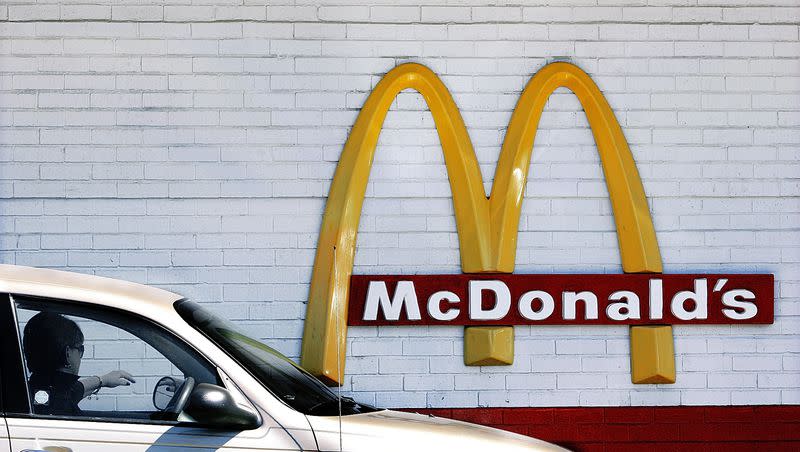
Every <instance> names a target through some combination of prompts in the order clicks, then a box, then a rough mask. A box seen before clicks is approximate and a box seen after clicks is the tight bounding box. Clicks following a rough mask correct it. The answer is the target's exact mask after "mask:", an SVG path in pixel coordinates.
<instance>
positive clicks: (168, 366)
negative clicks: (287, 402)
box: [0, 295, 298, 452]
mask: <svg viewBox="0 0 800 452" xmlns="http://www.w3.org/2000/svg"><path fill="white" fill-rule="evenodd" d="M0 303H2V300H0ZM5 304H6V306H5V308H6V312H7V314H8V315H6V318H8V317H10V318H11V321H12V324H13V327H12V328H10V329H11V330H13V331H15V332H16V334H15V335H14V336H15V337H14V338H13V339H14V343H15V347H14V348H15V350H14V352H15V353H14V356H15V357H16V358H15V359H13V358H12V359H9V358H7V357H5V356H4V366H3V367H4V369H6V370H8V369H9V368H11V369H14V368H16V372H15V374H16V378H13V379H8V382H7V384H6V385H5V386H6V387H9V385H14V387H13V388H12V390H11V391H9V392H10V393H12V394H14V396H13V397H12V400H10V401H9V403H8V404H7V408H8V409H7V413H6V421H7V428H8V437H9V438H10V447H11V451H13V452H20V451H25V450H32V451H33V450H56V451H59V452H70V451H74V452H95V451H97V452H100V451H108V450H114V451H178V450H187V449H188V450H191V449H196V448H198V449H206V450H219V451H227V450H237V449H253V448H254V447H258V450H265V451H285V450H298V448H297V446H296V443H295V442H294V441H293V439H292V438H291V436H289V435H288V433H286V431H285V430H284V429H283V428H281V427H280V425H278V424H277V423H276V422H275V421H274V420H273V419H272V418H270V417H269V416H268V415H267V414H266V413H261V418H262V424H261V426H260V427H258V428H255V429H252V430H245V431H237V430H231V429H227V430H224V429H216V428H213V426H204V425H200V424H197V423H195V422H194V421H193V420H192V419H191V418H187V417H186V415H185V414H183V415H181V416H180V417H178V419H177V420H175V419H169V418H167V417H165V415H164V413H162V412H160V411H159V410H158V409H157V408H155V407H154V406H153V390H154V388H155V385H156V382H157V381H158V380H160V379H161V378H163V377H165V376H169V377H172V378H174V379H176V380H177V381H179V382H180V381H183V380H188V378H189V377H191V378H193V379H194V381H195V382H196V383H197V384H199V383H209V384H215V385H219V386H227V388H228V389H229V390H231V391H234V392H235V391H236V388H235V386H234V385H233V384H232V383H231V382H229V381H227V384H226V381H223V379H221V378H220V373H219V372H218V371H217V369H216V367H215V366H214V365H213V364H212V363H211V362H209V361H208V360H207V359H205V358H204V356H203V355H202V354H200V353H199V352H198V351H197V350H195V349H194V348H193V347H191V346H190V345H189V344H186V343H184V342H183V341H182V340H180V339H179V338H177V337H176V336H175V335H174V334H171V333H170V332H169V331H167V330H165V329H164V328H162V327H160V326H158V325H156V324H155V323H153V322H151V321H148V320H146V319H143V318H140V317H137V316H134V315H132V314H130V313H125V312H121V311H118V310H113V309H110V308H106V307H103V306H100V305H94V304H85V303H79V302H74V301H67V300H53V299H42V298H36V297H27V296H22V295H9V296H7V299H6V301H5ZM43 319H44V320H43ZM54 319H55V320H54ZM48 321H49V322H50V323H47V322H48ZM54 331H56V333H54ZM7 336H9V335H7ZM5 339H7V338H4V340H5ZM8 339H10V338H8ZM79 339H80V340H79ZM65 344H66V346H65ZM76 354H79V355H80V358H79V359H78V362H77V364H75V363H72V364H70V362H69V357H70V356H75V355H76ZM65 355H66V356H65ZM43 357H44V358H46V359H43ZM11 361H16V362H11ZM48 363H50V364H52V363H55V364H52V366H51V367H53V366H55V367H57V368H58V370H55V371H51V369H50V367H48V366H50V364H48ZM72 370H74V374H73V373H71V371H72ZM122 371H124V372H126V373H127V374H128V375H129V377H130V378H122V377H119V375H121V372H122ZM41 375H47V379H46V384H42V383H41V381H42V378H40V377H41ZM109 375H111V377H113V376H117V377H119V378H118V379H117V380H114V381H113V383H120V384H119V385H117V386H114V387H107V386H103V387H101V388H100V389H99V390H98V391H97V392H96V393H93V394H88V395H86V396H84V397H81V396H83V395H84V394H83V393H82V392H78V395H77V397H75V400H79V401H77V402H76V403H77V406H74V405H71V404H69V403H67V404H64V403H62V401H64V400H68V399H69V400H72V399H71V398H72V396H74V395H75V391H77V388H79V389H81V390H82V389H88V390H91V389H93V386H94V385H95V384H96V383H94V382H98V381H99V382H103V381H111V380H112V378H111V377H108V376H109ZM65 379H66V380H67V381H68V384H67V385H66V386H65V385H64V384H62V380H65ZM75 382H77V385H76V384H75ZM84 385H85V387H84ZM64 387H67V388H68V389H69V390H67V391H65V390H63V388H64ZM9 392H7V393H6V394H8V393H9ZM89 392H91V391H89ZM236 394H237V395H238V396H239V397H237V398H238V399H239V400H242V399H243V400H244V403H247V399H246V398H244V396H243V395H242V394H241V392H236ZM250 408H251V409H253V410H255V408H253V407H252V404H250ZM7 444H8V443H7ZM0 450H2V449H0Z"/></svg>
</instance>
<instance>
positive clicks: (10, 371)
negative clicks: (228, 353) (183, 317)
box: [0, 292, 252, 429]
mask: <svg viewBox="0 0 800 452" xmlns="http://www.w3.org/2000/svg"><path fill="white" fill-rule="evenodd" d="M15 295H17V296H19V297H20V298H33V299H40V300H45V301H52V302H53V303H58V304H61V305H70V304H71V305H78V306H80V307H81V308H84V309H86V308H88V309H96V310H100V311H105V312H108V313H110V314H112V315H119V316H123V317H128V318H131V319H134V320H136V321H140V322H145V323H147V324H149V325H150V326H152V327H153V328H155V329H156V330H158V331H159V332H160V333H162V334H164V335H166V336H168V337H169V338H171V339H172V340H174V341H178V342H179V343H180V344H181V345H182V346H184V347H185V348H187V349H189V350H191V351H192V352H193V353H194V354H195V355H196V356H197V357H199V358H200V359H202V360H204V361H205V362H206V363H207V364H209V367H210V368H212V369H213V372H214V374H215V375H216V377H217V383H218V385H219V386H220V387H223V388H226V385H225V379H224V378H222V375H221V374H220V372H219V366H217V364H216V363H215V362H214V361H213V360H211V359H210V358H209V357H208V356H207V355H206V354H205V353H203V352H202V351H201V350H199V349H198V348H197V347H195V346H194V345H193V344H191V343H189V342H188V341H186V340H185V339H183V338H182V337H180V336H178V335H177V334H175V333H174V332H172V331H171V330H170V329H168V328H166V327H165V326H163V325H161V324H159V323H158V322H156V321H154V320H152V319H150V318H147V317H145V316H142V315H140V314H137V313H135V312H131V311H126V310H124V309H119V308H114V307H111V306H105V305H101V304H97V303H89V302H85V301H81V300H71V299H64V298H54V297H42V296H38V295H28V294H21V293H19V294H14V293H8V292H4V293H2V295H0V305H2V307H0V329H3V330H4V331H6V332H7V333H2V332H0V340H2V342H3V343H2V344H1V345H0V352H2V359H0V363H1V364H0V370H2V371H4V375H14V378H13V383H11V382H9V381H7V380H6V379H3V380H1V381H0V382H1V383H2V384H3V386H2V388H1V389H0V392H2V393H3V396H4V397H3V400H4V401H6V400H8V397H9V395H11V394H15V397H13V398H12V399H11V401H12V403H7V404H6V405H4V406H3V408H4V416H5V417H6V418H23V419H46V420H59V421H78V422H104V423H115V424H139V425H155V426H158V425H161V426H170V427H190V428H201V429H208V428H212V429H213V428H215V426H214V425H208V424H203V423H200V422H188V421H179V420H175V421H171V420H160V419H139V418H125V417H102V416H70V415H63V414H58V415H54V414H47V415H42V414H36V413H34V412H33V407H32V406H31V404H30V397H29V391H28V378H27V375H26V368H25V362H24V352H23V350H22V338H21V337H20V331H19V323H18V322H17V308H16V305H15V301H14V296H15ZM137 337H138V336H137ZM139 340H142V341H144V340H143V339H141V338H139ZM145 343H146V341H145ZM172 365H174V364H172ZM20 385H21V386H20ZM13 387H21V388H24V389H25V390H24V391H20V390H17V391H14V390H13ZM226 389H229V388H226ZM229 390H230V389H229ZM251 403H252V402H251ZM154 410H155V407H154ZM22 411H26V412H22Z"/></svg>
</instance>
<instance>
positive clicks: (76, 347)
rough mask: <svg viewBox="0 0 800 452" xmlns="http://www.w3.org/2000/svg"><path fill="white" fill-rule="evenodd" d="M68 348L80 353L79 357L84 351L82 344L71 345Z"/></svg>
mask: <svg viewBox="0 0 800 452" xmlns="http://www.w3.org/2000/svg"><path fill="white" fill-rule="evenodd" d="M70 348H74V349H75V350H77V351H79V352H81V356H83V352H84V351H85V350H86V348H85V347H84V346H83V344H78V345H73V346H72V347H70Z"/></svg>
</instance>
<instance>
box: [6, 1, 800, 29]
mask: <svg viewBox="0 0 800 452" xmlns="http://www.w3.org/2000/svg"><path fill="white" fill-rule="evenodd" d="M759 7H763V8H770V7H769V6H759ZM746 8H750V7H746ZM772 8H786V9H800V8H799V7H796V6H773V7H772ZM0 23H101V24H115V23H135V24H220V23H222V24H235V23H258V24H262V23H263V24H292V25H298V24H301V25H306V24H313V25H320V24H326V25H395V26H407V27H413V26H418V25H439V26H448V25H662V26H671V25H696V26H700V25H758V26H765V27H768V26H772V25H791V26H797V25H798V24H797V22H791V21H789V22H740V21H736V22H725V21H714V20H709V21H703V22H691V21H689V22H677V21H676V22H673V21H660V22H659V21H653V22H641V21H640V22H635V21H619V20H612V21H603V20H598V21H568V20H563V21H557V20H550V21H526V20H518V21H509V22H496V21H495V22H492V21H485V22H425V21H422V20H420V21H409V22H370V21H327V20H318V21H309V20H300V21H293V20H290V19H282V20H269V19H266V20H261V19H230V20H227V19H224V20H132V19H125V20H114V19H111V20H108V19H6V20H3V21H0Z"/></svg>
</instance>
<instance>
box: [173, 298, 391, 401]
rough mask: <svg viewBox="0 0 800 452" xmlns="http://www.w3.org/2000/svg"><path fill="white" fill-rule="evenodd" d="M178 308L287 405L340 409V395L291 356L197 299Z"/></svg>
mask: <svg viewBox="0 0 800 452" xmlns="http://www.w3.org/2000/svg"><path fill="white" fill-rule="evenodd" d="M175 309H176V310H177V311H178V313H179V314H180V315H181V317H183V318H184V319H185V320H186V321H187V322H188V323H189V324H190V325H192V326H193V327H195V328H197V329H198V330H200V331H201V332H202V333H203V334H205V335H206V337H208V338H209V339H211V340H212V341H213V342H215V343H216V344H217V345H219V346H220V348H222V349H223V350H225V351H226V352H228V354H230V355H231V356H232V357H233V358H234V359H236V360H237V361H239V363H240V364H241V365H242V366H244V367H245V368H247V369H248V370H249V371H250V372H251V373H252V374H253V376H255V377H256V378H257V379H258V380H259V381H260V382H261V384H262V385H264V387H266V388H267V389H268V390H269V391H270V392H271V393H272V394H273V395H275V396H276V397H277V398H279V399H281V400H283V401H284V402H285V403H286V404H287V405H289V406H291V407H292V408H294V409H296V410H297V411H300V412H301V413H305V414H313V415H319V416H328V415H334V414H337V413H338V408H339V398H338V397H337V396H336V394H334V393H333V391H331V390H330V389H328V387H327V386H325V385H324V384H323V383H322V382H321V381H319V380H318V379H316V378H314V377H313V376H311V375H310V374H309V373H307V372H306V371H304V370H303V369H301V368H300V367H299V366H298V365H297V364H295V363H294V362H292V361H291V360H290V359H289V358H287V357H285V356H283V355H282V354H281V353H279V352H277V351H275V350H273V349H272V348H270V347H268V346H267V345H265V344H263V343H262V342H260V341H258V340H256V339H253V338H251V337H249V336H248V335H246V334H244V333H242V332H240V331H239V329H238V328H237V327H236V326H234V325H233V324H232V323H231V322H229V321H227V320H225V319H223V318H221V317H219V316H217V315H215V314H213V313H211V312H210V311H208V310H206V309H205V308H203V307H201V306H200V305H199V304H197V303H194V302H191V301H187V300H181V301H178V302H176V303H175ZM341 405H342V414H356V413H366V412H371V411H375V410H377V409H376V408H374V407H371V406H369V405H365V404H359V403H356V402H354V401H353V400H352V399H348V398H342V401H341Z"/></svg>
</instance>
